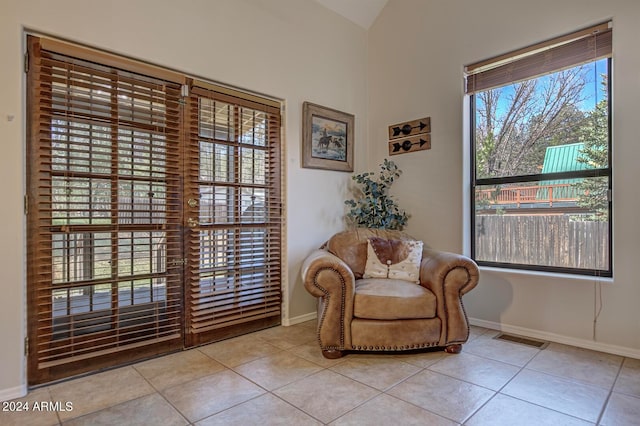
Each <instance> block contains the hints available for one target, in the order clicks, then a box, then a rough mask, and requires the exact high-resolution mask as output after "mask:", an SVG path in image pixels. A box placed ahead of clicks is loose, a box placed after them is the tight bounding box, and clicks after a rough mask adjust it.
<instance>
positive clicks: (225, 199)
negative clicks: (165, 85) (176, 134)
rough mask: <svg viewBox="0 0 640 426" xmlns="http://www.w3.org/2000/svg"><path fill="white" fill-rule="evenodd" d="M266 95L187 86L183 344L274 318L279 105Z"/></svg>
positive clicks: (278, 276) (276, 306)
mask: <svg viewBox="0 0 640 426" xmlns="http://www.w3.org/2000/svg"><path fill="white" fill-rule="evenodd" d="M202 86H205V85H204V84H203V85H202ZM268 103H269V102H266V103H261V102H259V98H257V97H255V96H253V97H252V98H251V99H242V98H240V97H237V96H233V95H231V94H229V93H224V91H223V90H221V91H216V90H215V89H213V88H211V86H209V85H206V88H205V87H199V86H197V85H195V86H194V87H193V88H192V90H191V95H190V98H189V111H190V114H189V117H188V119H187V120H188V125H189V137H188V138H189V148H188V152H187V155H186V162H187V173H186V176H185V181H186V182H188V189H186V191H187V194H188V195H187V198H189V199H190V201H191V202H190V203H187V205H186V206H185V209H186V216H187V217H188V224H189V225H190V227H189V231H188V236H187V240H188V243H187V251H188V253H187V257H188V268H187V283H188V284H187V295H186V303H187V307H186V309H188V311H189V312H188V315H187V344H188V345H196V344H199V343H202V342H205V341H211V340H219V339H222V338H225V337H229V336H232V335H236V334H239V333H243V332H249V331H252V330H256V329H260V328H264V327H267V326H271V325H276V324H279V322H280V315H281V314H280V309H281V307H280V305H281V273H282V271H281V264H282V256H281V249H282V246H281V239H282V220H281V217H282V211H281V208H282V201H281V193H280V187H281V184H280V182H281V176H280V173H281V166H280V161H281V159H280V155H281V154H280V110H279V108H276V107H274V106H271V105H268Z"/></svg>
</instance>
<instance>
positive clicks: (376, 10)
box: [316, 0, 388, 29]
mask: <svg viewBox="0 0 640 426" xmlns="http://www.w3.org/2000/svg"><path fill="white" fill-rule="evenodd" d="M316 1H317V2H318V3H320V4H322V5H323V6H324V7H326V8H328V9H331V10H333V11H334V12H336V13H338V14H340V15H342V16H344V17H345V18H347V19H348V20H350V21H352V22H355V23H356V24H358V25H359V26H361V27H362V28H364V29H369V27H370V26H371V24H373V22H374V21H375V20H376V18H377V17H378V14H380V11H381V10H382V8H383V7H384V6H385V5H386V4H387V1H388V0H316Z"/></svg>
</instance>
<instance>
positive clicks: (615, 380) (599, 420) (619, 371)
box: [596, 357, 627, 425]
mask: <svg viewBox="0 0 640 426" xmlns="http://www.w3.org/2000/svg"><path fill="white" fill-rule="evenodd" d="M626 359H627V358H626V357H624V358H622V362H620V366H619V367H618V373H617V374H616V378H615V379H614V380H613V383H612V384H611V388H610V389H609V393H608V394H607V397H606V398H605V400H604V404H602V408H601V409H600V414H599V415H598V420H597V421H596V424H597V425H599V424H600V422H601V421H602V417H603V416H604V413H605V411H607V406H608V405H609V400H610V399H611V396H612V395H613V389H614V388H615V387H616V382H617V381H618V379H619V378H620V374H621V373H622V369H623V368H624V362H625V360H626Z"/></svg>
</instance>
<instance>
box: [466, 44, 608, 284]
mask: <svg viewBox="0 0 640 426" xmlns="http://www.w3.org/2000/svg"><path fill="white" fill-rule="evenodd" d="M504 56H505V55H502V57H503V58H504ZM599 59H603V58H594V61H590V62H588V63H592V62H595V61H597V60H599ZM606 60H607V82H606V83H607V126H608V135H607V137H608V141H607V144H608V152H607V160H608V161H607V167H606V168H598V169H585V170H579V171H567V172H557V173H544V174H543V173H537V174H529V175H516V176H504V177H489V178H477V171H476V112H477V111H476V96H477V94H478V93H479V92H481V91H486V90H492V88H488V89H483V90H477V91H473V92H472V93H469V94H467V97H468V99H469V106H468V108H469V109H468V113H469V121H468V123H469V151H468V155H469V163H468V164H469V184H470V191H469V206H470V207H469V210H468V211H469V214H470V217H469V225H470V227H469V234H468V235H469V246H468V247H469V249H470V257H471V258H472V259H474V260H475V262H476V263H478V265H479V266H481V267H482V266H485V267H489V268H496V269H511V270H517V271H521V272H523V271H531V272H543V273H553V274H567V275H568V276H594V277H605V278H612V277H613V196H612V194H613V191H612V190H613V161H612V159H613V157H612V145H613V144H612V142H613V128H612V123H613V121H612V112H613V108H612V105H613V99H612V90H611V89H612V56H611V55H609V56H608V57H606ZM485 63H486V62H485ZM579 65H580V64H576V65H574V67H576V66H579ZM556 71H559V70H555V71H549V72H546V73H544V74H542V75H536V76H534V77H531V78H530V79H534V78H540V77H542V76H545V75H549V74H551V73H553V72H556ZM516 82H517V81H513V82H511V83H507V84H501V85H499V86H497V87H494V88H498V87H504V86H505V85H508V84H514V83H516ZM467 88H468V86H467ZM590 177H606V178H608V197H607V198H608V203H607V204H608V214H609V220H608V227H607V228H608V248H607V249H608V259H609V261H608V265H607V266H608V268H607V269H606V270H603V269H587V268H577V267H576V268H571V267H561V266H549V265H535V264H522V263H511V262H495V261H485V260H478V259H477V258H476V252H477V238H476V230H477V218H476V215H477V214H476V205H477V202H476V188H478V187H479V186H485V185H500V184H511V183H521V182H527V183H532V182H540V181H549V180H556V179H574V178H590Z"/></svg>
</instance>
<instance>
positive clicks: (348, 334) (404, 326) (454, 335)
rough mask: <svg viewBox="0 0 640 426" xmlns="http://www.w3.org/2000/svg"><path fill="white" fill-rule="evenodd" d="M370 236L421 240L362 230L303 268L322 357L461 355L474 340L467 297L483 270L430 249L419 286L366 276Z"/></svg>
mask: <svg viewBox="0 0 640 426" xmlns="http://www.w3.org/2000/svg"><path fill="white" fill-rule="evenodd" d="M370 238H374V239H375V238H379V239H385V240H392V241H398V240H399V241H415V239H413V238H412V237H411V236H409V235H408V234H406V233H403V232H400V231H387V230H377V229H364V228H358V229H355V230H351V231H344V232H340V233H338V234H336V235H334V236H333V237H331V239H330V240H329V241H327V243H325V244H324V245H323V247H322V248H321V249H318V250H316V251H314V252H313V253H312V254H311V255H309V257H308V258H307V259H306V260H305V261H304V263H303V267H302V277H303V280H304V285H305V288H306V289H307V290H308V291H309V292H310V293H311V294H312V295H314V296H316V297H317V298H318V341H319V343H320V348H321V349H322V353H323V355H324V356H325V357H326V358H339V357H341V356H342V355H343V354H344V352H345V351H350V350H353V351H402V350H412V349H422V348H428V347H443V348H444V350H445V351H447V352H449V353H459V352H460V351H461V349H462V343H464V342H466V341H467V338H468V337H469V325H468V321H467V316H466V313H465V311H464V306H463V304H462V295H464V294H465V293H467V292H468V291H469V290H471V289H472V288H474V287H475V286H476V284H477V283H478V267H477V265H476V264H475V263H474V262H473V261H472V260H471V259H469V258H467V257H464V256H462V255H458V254H453V253H446V252H439V251H436V250H432V249H429V248H424V249H423V251H422V259H421V261H420V263H419V283H414V282H409V281H402V280H397V279H390V278H363V275H365V265H366V264H367V253H368V241H369V239H370ZM383 241H384V240H383ZM369 250H370V249H369ZM369 256H370V257H371V255H370V254H369ZM388 263H390V261H388Z"/></svg>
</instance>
